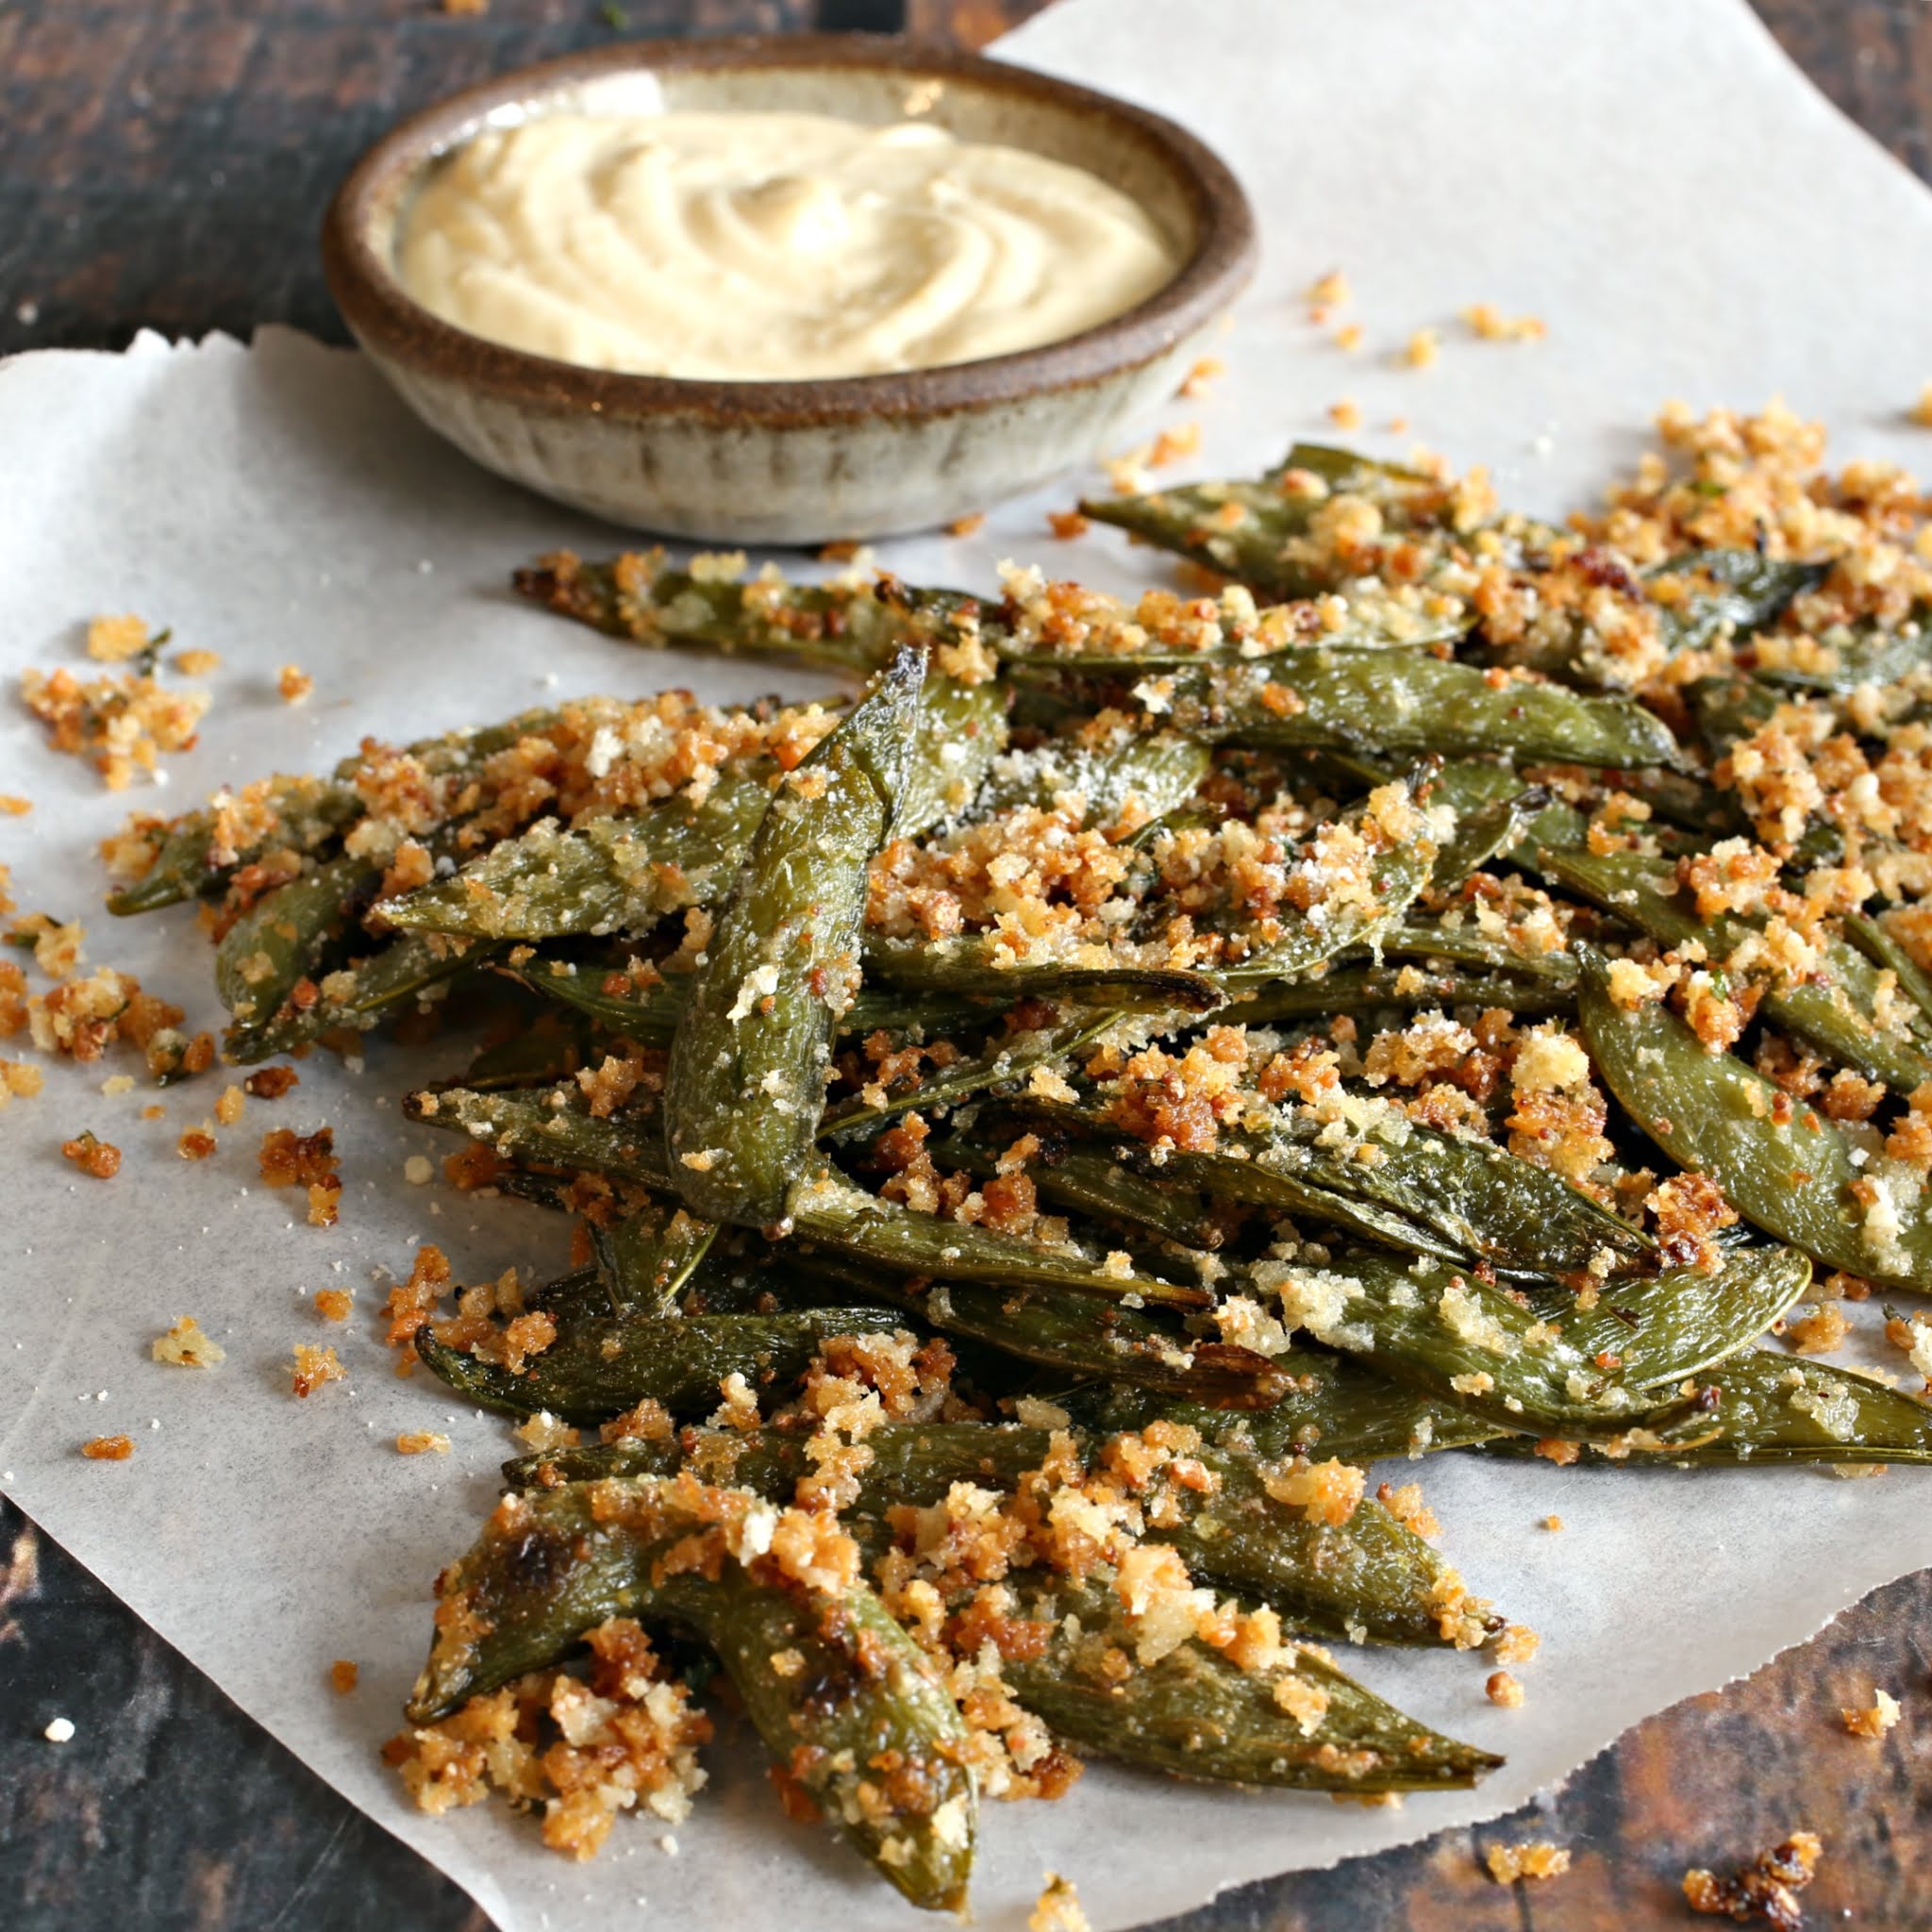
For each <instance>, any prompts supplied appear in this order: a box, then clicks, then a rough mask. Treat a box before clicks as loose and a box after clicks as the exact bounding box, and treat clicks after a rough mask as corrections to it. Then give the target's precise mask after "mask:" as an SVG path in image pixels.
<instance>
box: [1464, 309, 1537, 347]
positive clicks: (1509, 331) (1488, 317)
mask: <svg viewBox="0 0 1932 1932" xmlns="http://www.w3.org/2000/svg"><path fill="white" fill-rule="evenodd" d="M1462 319H1463V321H1464V322H1466V323H1467V324H1468V325H1469V326H1470V331H1471V333H1472V334H1474V335H1476V336H1479V337H1480V338H1481V339H1482V340H1483V341H1486V342H1528V341H1537V340H1538V339H1540V338H1541V336H1543V335H1544V334H1546V333H1547V331H1546V329H1545V328H1544V326H1543V324H1542V323H1541V320H1539V318H1537V317H1536V316H1534V315H1519V316H1516V317H1514V318H1511V317H1509V316H1507V315H1505V314H1504V313H1503V311H1502V310H1501V309H1500V308H1495V307H1493V306H1492V305H1491V304H1490V303H1488V302H1474V303H1472V304H1471V305H1470V306H1469V307H1468V308H1465V309H1464V310H1463V311H1462Z"/></svg>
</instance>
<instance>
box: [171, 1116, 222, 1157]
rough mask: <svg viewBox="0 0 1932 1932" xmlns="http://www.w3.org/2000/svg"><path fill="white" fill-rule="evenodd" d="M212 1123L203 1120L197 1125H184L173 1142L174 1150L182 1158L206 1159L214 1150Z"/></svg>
mask: <svg viewBox="0 0 1932 1932" xmlns="http://www.w3.org/2000/svg"><path fill="white" fill-rule="evenodd" d="M215 1146H216V1141H215V1134H214V1123H213V1122H212V1121H203V1122H202V1124H200V1126H198V1127H184V1128H183V1129H182V1130H181V1136H180V1138H179V1139H178V1140H177V1141H175V1153H176V1154H178V1155H179V1156H180V1157H181V1158H182V1159H183V1160H206V1159H207V1158H208V1156H209V1155H210V1154H212V1153H213V1152H214V1151H215Z"/></svg>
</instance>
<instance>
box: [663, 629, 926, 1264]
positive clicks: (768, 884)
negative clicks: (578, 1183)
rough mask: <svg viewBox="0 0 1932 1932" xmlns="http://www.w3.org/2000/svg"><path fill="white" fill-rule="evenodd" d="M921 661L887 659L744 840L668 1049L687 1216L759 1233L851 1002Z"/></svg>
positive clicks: (819, 1098) (793, 1176)
mask: <svg viewBox="0 0 1932 1932" xmlns="http://www.w3.org/2000/svg"><path fill="white" fill-rule="evenodd" d="M924 676H925V659H924V658H923V657H922V656H921V655H920V654H919V653H918V652H917V651H910V650H908V651H903V652H901V653H900V654H899V656H898V657H897V658H895V659H894V660H893V663H892V665H891V669H890V670H889V671H887V672H886V673H885V674H884V675H883V676H882V678H881V680H880V682H879V684H878V686H877V688H876V689H875V690H874V692H873V693H872V695H871V696H870V697H868V698H867V699H866V700H865V701H864V703H862V704H861V705H859V707H858V708H857V709H856V710H855V711H854V712H853V713H852V715H851V716H850V717H849V718H847V719H846V720H845V722H844V723H843V724H841V725H840V726H839V727H838V729H837V730H835V731H834V732H833V733H832V734H831V735H830V737H828V738H826V739H824V740H823V741H821V742H820V744H819V745H818V747H817V749H816V750H815V751H813V752H812V754H811V756H810V757H809V758H807V759H806V760H805V762H804V763H803V764H801V765H800V766H799V767H798V769H797V770H796V771H795V772H794V773H792V774H791V775H790V777H788V778H787V780H786V781H785V783H784V784H783V785H782V786H781V787H780V789H779V791H778V792H777V794H776V795H775V796H774V799H773V801H772V804H771V807H770V808H769V809H768V810H767V811H766V813H765V815H764V817H763V819H762V820H761V821H760V822H759V824H758V831H757V833H756V834H755V835H754V836H753V839H752V842H751V849H750V852H749V853H748V854H747V856H746V858H745V861H744V865H743V868H742V870H741V873H740V875H739V878H738V882H737V884H736V885H735V887H734V888H733V890H732V893H731V896H730V898H729V899H728V900H727V901H726V902H725V905H724V909H723V911H722V912H721V913H720V914H719V916H718V923H717V928H716V930H715V931H714V932H713V934H712V936H711V940H710V941H709V944H708V946H707V948H706V951H705V955H704V958H703V962H702V963H701V964H700V965H699V966H698V968H697V970H696V971H695V972H694V973H693V974H692V975H691V993H690V997H689V1000H688V1002H687V1004H686V1007H685V1009H684V1013H683V1015H682V1016H681V1018H680V1019H679V1020H678V1023H677V1030H676V1032H675V1034H674V1035H673V1036H672V1041H671V1068H670V1074H669V1077H668V1085H667V1089H666V1096H665V1144H666V1148H667V1150H668V1156H669V1164H670V1172H671V1177H672V1180H673V1182H674V1183H675V1186H676V1188H677V1190H678V1191H679V1192H680V1193H681V1194H682V1195H683V1196H684V1199H685V1204H686V1205H687V1206H688V1207H689V1208H691V1211H692V1212H693V1213H695V1214H699V1215H702V1216H704V1217H705V1218H706V1219H708V1220H711V1221H729V1222H738V1223H741V1224H747V1225H750V1226H754V1227H774V1226H777V1225H778V1224H781V1223H782V1222H783V1221H784V1219H785V1217H786V1213H787V1207H786V1194H787V1191H788V1190H790V1189H791V1186H792V1184H793V1182H794V1181H796V1180H797V1179H798V1178H799V1176H800V1174H802V1173H803V1171H804V1169H805V1167H806V1165H807V1162H808V1159H809V1158H810V1155H811V1147H812V1142H813V1141H814V1140H815V1139H816V1138H817V1135H818V1128H819V1119H820V1116H821V1114H823V1112H824V1091H825V1075H826V1071H827V1067H828V1065H829V1062H830V1059H831V1050H832V1037H833V1031H834V1028H835V1026H836V1024H837V1018H838V1015H839V1013H840V1012H841V1011H843V1010H844V1009H845V1008H849V1007H850V1005H851V1003H852V998H853V995H854V994H855V993H856V992H857V991H858V949H859V941H860V938H861V935H862V931H863V926H864V920H865V897H866V868H867V866H868V865H869V864H870V862H871V861H872V859H873V858H874V856H875V855H876V853H877V852H878V851H879V848H880V847H881V846H882V845H883V844H884V843H885V841H886V839H887V837H888V835H889V834H890V832H891V827H892V817H893V813H894V811H895V809H896V808H897V804H898V798H899V793H900V791H901V790H902V789H903V787H904V784H905V779H906V773H907V769H908V762H907V761H908V744H909V741H910V740H911V737H912V730H913V724H914V720H915V718H916V716H917V712H918V705H919V691H920V686H921V684H922V683H923V682H924Z"/></svg>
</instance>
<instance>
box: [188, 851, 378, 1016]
mask: <svg viewBox="0 0 1932 1932" xmlns="http://www.w3.org/2000/svg"><path fill="white" fill-rule="evenodd" d="M380 876H381V870H380V868H379V867H374V866H372V865H370V863H369V861H368V860H367V859H363V858H349V857H347V856H346V855H344V856H342V857H341V858H331V859H328V860H327V861H325V863H324V864H322V865H319V866H318V867H316V869H315V870H314V871H313V872H308V873H304V874H301V875H300V876H299V877H296V878H292V879H291V880H289V881H288V883H287V884H285V885H280V886H277V887H275V889H274V890H273V891H268V892H264V893H263V894H262V896H261V897H260V898H259V899H258V900H257V901H256V902H255V904H254V905H253V906H251V907H250V908H248V910H247V911H246V912H244V913H243V914H242V916H241V918H240V919H238V920H237V921H236V922H235V923H234V924H233V925H231V926H230V927H229V928H228V930H227V931H226V932H225V934H224V935H223V936H222V941H221V944H220V945H219V946H217V947H216V948H215V991H216V992H217V994H219V995H220V998H221V1002H222V1004H223V1006H225V1007H226V1008H227V1009H228V1011H229V1012H230V1013H231V1014H232V1015H233V1016H234V1018H235V1020H236V1022H237V1024H239V1025H241V1026H242V1027H248V1026H250V1025H253V1024H258V1023H261V1024H265V1023H266V1022H268V1021H269V1020H270V1019H271V1017H272V1016H273V1015H275V1013H277V1012H278V1011H279V1010H280V1009H281V1007H282V1003H283V1002H284V1001H285V1000H287V999H288V998H289V997H290V995H291V993H293V992H294V991H295V988H296V986H297V985H298V984H299V983H300V982H301V981H303V980H305V979H312V978H313V977H314V976H315V975H316V974H319V973H321V972H322V971H323V969H324V964H325V960H326V959H327V958H328V957H329V953H330V950H331V949H332V948H333V947H334V945H335V944H336V942H337V941H339V940H340V939H341V936H342V934H343V933H344V932H345V931H347V929H348V927H349V925H350V923H351V922H352V920H353V919H354V918H355V915H356V910H357V907H358V901H364V900H366V899H367V898H368V897H369V895H370V894H371V893H373V892H374V891H375V885H376V881H377V880H378V879H379V878H380ZM271 1051H273V1049H271Z"/></svg>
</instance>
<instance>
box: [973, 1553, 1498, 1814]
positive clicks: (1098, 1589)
mask: <svg viewBox="0 0 1932 1932" xmlns="http://www.w3.org/2000/svg"><path fill="white" fill-rule="evenodd" d="M1019 1586H1020V1587H1019V1592H1018V1593H1019V1596H1020V1600H1021V1606H1022V1615H1023V1617H1024V1621H1025V1622H1027V1623H1028V1624H1031V1626H1032V1629H1033V1630H1034V1631H1036V1632H1038V1633H1039V1646H1038V1648H1037V1650H1036V1648H1035V1645H1034V1644H1033V1643H1024V1644H1021V1645H1016V1646H1015V1648H1016V1649H1018V1650H1019V1651H1020V1652H1021V1654H1020V1655H1018V1656H1015V1657H1009V1658H1008V1661H1007V1662H1006V1663H1005V1665H1004V1666H1003V1669H1002V1675H1003V1677H1004V1679H1005V1681H1006V1683H1007V1685H1008V1688H1009V1689H1010V1690H1011V1691H1012V1693H1013V1696H1014V1698H1015V1700H1016V1701H1017V1702H1018V1703H1020V1704H1022V1705H1024V1707H1026V1708H1027V1709H1028V1710H1031V1711H1033V1712H1034V1713H1035V1714H1036V1715H1037V1716H1039V1717H1041V1718H1043V1719H1044V1720H1045V1722H1046V1724H1047V1725H1048V1726H1049V1727H1050V1728H1051V1729H1053V1730H1055V1731H1057V1732H1058V1733H1059V1735H1060V1736H1062V1737H1065V1738H1070V1739H1072V1740H1073V1741H1074V1743H1076V1744H1081V1745H1084V1746H1086V1747H1087V1748H1088V1749H1089V1750H1091V1751H1098V1752H1102V1753H1105V1754H1106V1755H1107V1756H1108V1757H1118V1758H1121V1759H1123V1760H1124V1762H1126V1763H1128V1764H1136V1765H1141V1766H1144V1767H1146V1768H1148V1769H1150V1770H1158V1771H1164V1772H1167V1773H1169V1774H1172V1775H1174V1776H1176V1777H1189V1778H1202V1779H1207V1780H1208V1781H1210V1782H1213V1783H1219V1784H1233V1785H1254V1786H1264V1787H1265V1786H1273V1787H1275V1788H1277V1789H1285V1790H1313V1791H1340V1792H1353V1793H1356V1794H1357V1795H1360V1796H1368V1795H1370V1794H1371V1793H1374V1792H1381V1791H1413V1790H1460V1789H1464V1788H1466V1787H1468V1786H1470V1785H1474V1783H1476V1782H1477V1781H1478V1780H1479V1779H1480V1778H1481V1777H1482V1776H1483V1774H1485V1773H1486V1772H1491V1771H1493V1770H1495V1769H1496V1767H1497V1766H1498V1765H1500V1764H1501V1763H1502V1762H1503V1760H1502V1759H1501V1758H1500V1757H1496V1756H1494V1755H1493V1754H1492V1753H1491V1752H1488V1751H1482V1750H1478V1749H1477V1748H1476V1747H1475V1746H1474V1745H1473V1744H1460V1743H1457V1741H1456V1740H1454V1739H1452V1738H1446V1737H1444V1736H1442V1734H1441V1732H1439V1731H1433V1730H1431V1729H1429V1727H1428V1726H1427V1725H1425V1724H1418V1723H1417V1722H1416V1721H1415V1720H1414V1719H1413V1718H1411V1717H1407V1716H1406V1715H1404V1713H1403V1712H1401V1711H1399V1710H1397V1709H1396V1708H1395V1707H1394V1706H1393V1705H1391V1704H1387V1703H1385V1702H1384V1701H1383V1700H1382V1699H1381V1698H1379V1697H1377V1696H1376V1695H1375V1694H1374V1692H1373V1691H1368V1690H1366V1689H1364V1688H1363V1687H1362V1686H1361V1685H1360V1684H1358V1683H1357V1682H1356V1681H1355V1680H1354V1679H1353V1678H1352V1677H1350V1676H1348V1675H1347V1674H1345V1673H1344V1672H1342V1671H1341V1669H1339V1668H1338V1667H1337V1665H1336V1664H1335V1662H1334V1660H1333V1659H1332V1658H1331V1657H1328V1655H1327V1654H1326V1652H1324V1651H1321V1650H1318V1649H1314V1648H1311V1647H1309V1646H1307V1645H1295V1646H1292V1647H1291V1656H1290V1658H1287V1659H1284V1660H1283V1661H1282V1662H1280V1663H1278V1664H1276V1665H1274V1666H1273V1667H1271V1668H1267V1669H1261V1670H1249V1671H1244V1670H1241V1668H1240V1667H1239V1666H1237V1665H1236V1664H1234V1663H1232V1662H1230V1661H1229V1660H1228V1659H1227V1658H1226V1657H1224V1656H1223V1655H1222V1654H1221V1653H1220V1652H1219V1651H1215V1650H1211V1649H1209V1648H1208V1646H1207V1645H1206V1644H1204V1643H1202V1642H1200V1641H1198V1640H1197V1639H1195V1638H1188V1639H1187V1640H1185V1641H1183V1642H1182V1643H1180V1644H1179V1645H1178V1646H1177V1647H1175V1648H1174V1649H1172V1650H1168V1651H1165V1652H1164V1653H1163V1654H1160V1655H1158V1656H1155V1657H1149V1658H1147V1659H1146V1660H1136V1661H1135V1662H1134V1663H1133V1664H1132V1666H1131V1667H1130V1668H1129V1669H1127V1670H1126V1671H1125V1673H1124V1674H1123V1673H1122V1672H1121V1670H1120V1667H1119V1658H1120V1656H1121V1655H1122V1653H1124V1654H1125V1655H1126V1656H1128V1657H1133V1656H1134V1652H1135V1645H1136V1641H1137V1639H1136V1633H1135V1630H1134V1628H1133V1626H1132V1624H1130V1623H1129V1622H1128V1621H1127V1620H1126V1618H1125V1617H1124V1614H1123V1612H1122V1609H1121V1606H1120V1604H1119V1601H1118V1599H1117V1598H1116V1597H1115V1596H1114V1593H1113V1592H1112V1591H1111V1590H1110V1589H1109V1588H1108V1586H1107V1585H1106V1584H1104V1583H1100V1582H1097V1581H1087V1582H1084V1583H1075V1582H1074V1581H1073V1580H1072V1579H1071V1578H1067V1577H1060V1576H1045V1575H1042V1574H1040V1573H1036V1572H1031V1571H1028V1572H1024V1573H1023V1574H1022V1576H1021V1577H1020V1579H1019ZM1076 1632H1077V1633H1078V1634H1077V1635H1075V1634H1074V1633H1076ZM1295 1711H1300V1712H1302V1713H1303V1715H1302V1716H1301V1717H1300V1718H1299V1719H1297V1718H1296V1717H1294V1716H1293V1715H1291V1713H1293V1712H1295Z"/></svg>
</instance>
